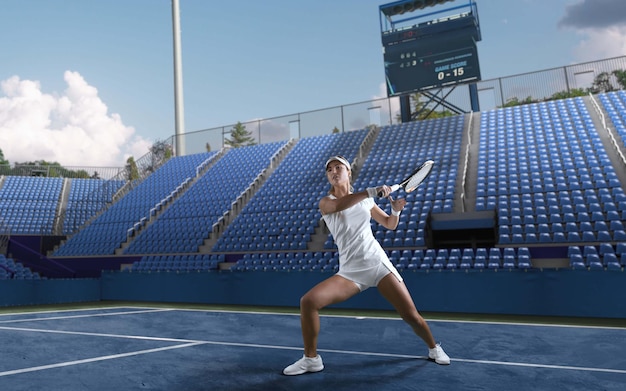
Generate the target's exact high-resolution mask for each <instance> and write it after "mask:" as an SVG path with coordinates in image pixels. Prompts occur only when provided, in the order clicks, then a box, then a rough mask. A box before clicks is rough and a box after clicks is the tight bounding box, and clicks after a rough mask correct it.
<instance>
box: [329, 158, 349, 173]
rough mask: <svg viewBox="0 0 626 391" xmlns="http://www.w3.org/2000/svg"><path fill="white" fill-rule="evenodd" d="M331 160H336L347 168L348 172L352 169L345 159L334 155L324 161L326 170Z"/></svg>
mask: <svg viewBox="0 0 626 391" xmlns="http://www.w3.org/2000/svg"><path fill="white" fill-rule="evenodd" d="M333 160H337V161H338V162H339V163H341V164H343V165H344V166H346V167H348V169H349V170H351V169H352V167H351V166H350V162H348V159H346V158H345V157H343V156H341V155H336V156H333V157H331V158H330V159H328V160H326V165H325V166H324V167H325V168H326V169H328V164H329V163H330V162H332V161H333Z"/></svg>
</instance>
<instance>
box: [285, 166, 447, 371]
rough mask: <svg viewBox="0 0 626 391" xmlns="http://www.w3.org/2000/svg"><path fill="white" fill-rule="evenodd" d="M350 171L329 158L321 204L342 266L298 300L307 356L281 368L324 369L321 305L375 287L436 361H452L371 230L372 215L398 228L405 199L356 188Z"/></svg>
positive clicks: (386, 190)
mask: <svg viewBox="0 0 626 391" xmlns="http://www.w3.org/2000/svg"><path fill="white" fill-rule="evenodd" d="M351 176H352V171H351V167H350V163H349V162H348V160H347V159H346V158H344V157H343V156H333V157H331V158H330V159H328V161H327V162H326V178H327V179H328V182H330V191H329V194H328V195H327V196H325V197H323V198H322V199H321V200H320V202H319V208H320V211H321V213H322V217H323V218H324V221H325V222H326V225H327V226H328V228H329V230H330V232H331V234H332V235H333V238H334V239H335V243H336V244H337V248H338V251H339V271H338V272H337V273H336V274H335V275H333V276H332V277H329V278H328V279H326V280H324V281H322V282H320V283H319V284H317V285H316V286H314V287H313V288H312V289H311V290H309V291H308V292H307V293H306V294H305V295H304V296H303V297H302V298H301V299H300V323H301V327H302V339H303V342H304V355H303V356H302V358H301V359H299V360H298V361H296V362H295V363H293V364H291V365H289V366H288V367H286V368H285V369H284V370H283V373H284V374H285V375H301V374H303V373H307V372H319V371H321V370H322V369H324V363H323V362H322V357H321V356H320V355H319V354H318V353H317V337H318V334H319V331H320V320H319V311H320V309H322V308H324V307H326V306H328V305H331V304H336V303H340V302H342V301H345V300H347V299H349V298H350V297H352V296H354V295H356V294H357V293H359V292H362V291H364V290H366V289H368V288H371V287H374V286H375V287H377V288H378V291H379V292H380V293H381V295H382V296H383V297H384V298H385V299H386V300H387V301H389V302H390V303H391V304H392V305H393V307H394V308H395V309H396V311H397V312H398V313H399V314H400V316H401V317H402V319H403V320H404V321H405V322H407V323H408V324H409V325H410V326H411V328H412V329H413V331H414V332H415V334H417V335H418V336H419V337H420V338H421V339H422V340H423V341H424V342H425V343H426V345H428V348H429V349H428V358H429V359H430V360H433V361H435V362H436V363H437V364H442V365H447V364H450V358H449V357H448V355H447V354H446V353H445V352H444V351H443V349H442V348H441V346H440V345H439V344H437V343H435V339H434V337H433V335H432V333H431V331H430V328H429V327H428V324H427V323H426V321H425V320H424V318H423V317H422V316H421V315H420V314H419V312H418V311H417V309H416V308H415V304H414V303H413V299H412V298H411V295H410V293H409V291H408V289H407V287H406V285H405V284H404V282H403V280H402V277H401V276H400V274H399V273H398V271H397V270H396V268H395V267H394V265H393V264H392V263H391V262H390V261H389V258H388V257H387V254H386V253H385V251H384V250H383V248H382V246H381V245H380V243H378V241H377V240H376V238H375V237H374V234H373V233H372V229H371V225H370V221H371V219H372V218H373V219H374V220H376V221H377V222H378V223H380V224H382V225H383V226H384V227H386V228H388V229H395V228H396V227H397V226H398V220H399V216H400V213H401V212H402V209H403V208H404V206H405V205H406V200H405V199H404V198H401V199H396V200H394V199H393V198H392V197H391V196H390V195H389V194H390V192H391V188H390V187H389V186H387V185H383V186H380V187H378V188H373V187H372V188H368V189H366V190H364V191H362V192H359V193H354V192H353V188H352V185H351V183H350V180H351ZM380 192H382V196H383V197H389V201H390V203H391V215H388V214H387V213H385V212H384V211H383V210H382V209H381V208H380V207H379V206H378V205H376V204H375V203H374V200H373V198H374V197H376V196H377V195H378V194H379V193H380Z"/></svg>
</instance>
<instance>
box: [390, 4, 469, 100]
mask: <svg viewBox="0 0 626 391" xmlns="http://www.w3.org/2000/svg"><path fill="white" fill-rule="evenodd" d="M446 1H450V0H445V1H444V0H437V1H435V0H431V1H426V0H402V1H396V2H393V3H390V4H385V5H382V6H380V11H381V40H382V44H383V54H384V63H385V82H386V85H387V94H388V96H389V97H392V96H400V95H406V94H410V93H413V92H419V91H424V90H428V89H433V88H441V87H446V86H452V85H455V84H459V83H470V82H475V81H478V80H480V64H479V62H478V50H477V48H476V42H478V41H480V40H481V34H480V27H479V22H478V10H477V8H476V3H475V2H474V1H473V0H470V2H469V3H465V4H462V5H460V6H453V7H451V8H446V9H442V10H439V11H434V12H430V13H426V14H425V15H417V16H409V17H407V16H406V15H403V14H405V13H413V12H415V11H418V10H421V9H424V8H428V7H430V6H434V5H437V4H439V3H445V2H446ZM468 9H469V11H468ZM461 10H463V11H464V12H461V13H458V14H454V15H452V14H451V12H460V11H461ZM435 16H437V17H436V18H434V19H432V20H429V21H426V22H422V23H418V24H416V21H417V20H419V19H422V20H423V18H425V17H435ZM395 17H400V19H396V20H395V21H394V20H393V19H394V18H395ZM409 23H412V24H410V25H409ZM388 24H391V28H385V27H386V26H387V25H388ZM383 25H385V27H383Z"/></svg>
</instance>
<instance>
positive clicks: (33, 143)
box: [0, 71, 152, 167]
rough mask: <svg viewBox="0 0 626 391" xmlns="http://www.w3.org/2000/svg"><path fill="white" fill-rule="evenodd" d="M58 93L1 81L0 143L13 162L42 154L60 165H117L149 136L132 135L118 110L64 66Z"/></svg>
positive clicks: (142, 148) (139, 152) (144, 147)
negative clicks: (61, 88)
mask: <svg viewBox="0 0 626 391" xmlns="http://www.w3.org/2000/svg"><path fill="white" fill-rule="evenodd" d="M64 79H65V82H66V84H67V89H66V90H65V91H64V92H63V94H62V95H58V94H46V93H44V92H43V91H42V89H41V86H40V83H39V82H37V81H32V80H21V79H20V78H19V77H18V76H12V77H10V78H8V79H7V80H3V81H2V82H1V84H0V88H1V91H2V94H0V149H2V151H3V153H4V157H5V159H6V160H8V161H10V162H11V163H17V162H27V161H35V160H46V161H49V162H58V163H60V164H61V165H64V166H79V167H88V166H92V167H120V166H123V165H124V164H125V162H126V159H127V158H128V156H131V155H132V156H134V157H135V159H138V158H140V157H141V156H143V155H145V154H146V153H147V152H148V149H149V148H150V146H151V145H152V142H151V141H149V140H146V139H143V138H142V137H140V136H137V135H135V129H134V128H133V127H132V126H127V125H124V123H123V122H122V119H121V117H120V115H119V114H116V113H108V108H107V106H106V104H105V103H104V102H103V101H102V100H101V99H100V97H99V96H98V90H97V89H96V88H95V87H93V86H91V85H89V84H88V83H87V82H86V81H85V79H84V78H83V77H82V76H81V75H80V74H79V73H78V72H71V71H66V72H65V74H64Z"/></svg>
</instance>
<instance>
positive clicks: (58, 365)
mask: <svg viewBox="0 0 626 391" xmlns="http://www.w3.org/2000/svg"><path fill="white" fill-rule="evenodd" d="M196 345H202V342H193V343H186V344H182V345H174V346H165V347H162V348H155V349H147V350H138V351H135V352H128V353H120V354H113V355H110V356H100V357H93V358H86V359H83V360H75V361H66V362H60V363H56V364H49V365H41V366H38V367H29V368H22V369H14V370H12V371H4V372H0V377H2V376H10V375H17V374H21V373H27V372H36V371H43V370H45V369H53V368H61V367H69V366H71V365H79V364H86V363H90V362H96V361H105V360H113V359H116V358H123V357H131V356H138V355H141V354H148V353H155V352H162V351H164V350H172V349H181V348H188V347H190V346H196Z"/></svg>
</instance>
